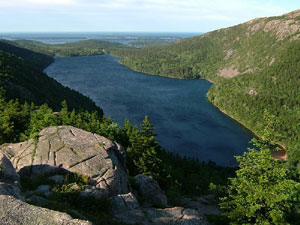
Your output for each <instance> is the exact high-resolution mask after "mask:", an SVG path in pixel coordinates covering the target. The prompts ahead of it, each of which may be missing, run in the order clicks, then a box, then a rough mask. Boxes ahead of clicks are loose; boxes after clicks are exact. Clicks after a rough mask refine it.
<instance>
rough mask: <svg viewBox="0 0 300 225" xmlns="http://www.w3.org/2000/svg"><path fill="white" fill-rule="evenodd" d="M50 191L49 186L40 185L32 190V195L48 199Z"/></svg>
mask: <svg viewBox="0 0 300 225" xmlns="http://www.w3.org/2000/svg"><path fill="white" fill-rule="evenodd" d="M50 189H51V186H50V185H40V186H38V187H37V188H36V189H35V190H34V193H35V194H38V195H44V196H46V197H48V196H49V195H50V194H51V191H50Z"/></svg>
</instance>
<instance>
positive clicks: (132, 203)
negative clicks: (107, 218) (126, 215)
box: [110, 192, 140, 210]
mask: <svg viewBox="0 0 300 225" xmlns="http://www.w3.org/2000/svg"><path fill="white" fill-rule="evenodd" d="M110 200H111V207H112V210H119V209H137V208H139V207H140V206H139V203H138V201H137V199H136V197H135V196H134V195H133V194H132V193H131V192H130V193H127V194H122V195H117V196H114V197H112V198H111V199H110Z"/></svg>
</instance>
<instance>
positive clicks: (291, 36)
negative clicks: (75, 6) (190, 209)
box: [112, 10, 300, 152]
mask: <svg viewBox="0 0 300 225" xmlns="http://www.w3.org/2000/svg"><path fill="white" fill-rule="evenodd" d="M299 39H300V10H296V11H293V12H291V13H288V14H284V15H282V16H278V17H270V18H258V19H254V20H251V21H249V22H247V23H243V24H239V25H237V26H233V27H229V28H225V29H220V30H216V31H213V32H209V33H207V34H204V35H202V36H198V37H193V38H188V39H182V40H180V41H178V42H176V43H173V44H170V45H168V46H163V47H156V48H147V49H137V50H133V49H127V50H125V49H121V50H116V51H113V52H112V53H113V55H115V56H118V57H122V58H123V59H122V61H121V62H122V63H123V64H125V65H127V66H129V67H130V68H132V69H134V70H137V71H140V72H145V73H151V74H154V75H162V76H170V77H177V78H192V79H193V78H205V79H209V80H212V81H214V82H215V84H214V85H213V87H212V88H211V89H210V91H209V93H208V97H209V99H210V101H211V102H212V103H213V104H214V105H216V106H217V107H219V108H220V109H221V110H225V111H226V112H227V113H228V114H229V115H230V116H232V117H233V118H235V119H237V120H239V121H240V122H241V123H243V124H244V125H245V126H247V127H248V128H250V129H251V130H253V131H254V132H255V133H256V134H258V135H260V134H261V133H262V132H263V129H264V126H265V125H266V121H265V119H264V116H263V114H264V111H267V112H268V113H269V114H271V115H273V116H275V118H276V120H277V121H275V120H274V121H273V125H272V126H273V127H274V135H273V139H274V141H280V142H282V143H283V144H284V145H287V147H288V148H289V151H290V152H292V149H293V148H292V146H294V145H295V144H296V143H297V142H299V133H300V124H299V121H300V113H299V111H300V109H299V103H300V97H299V93H300V92H299V87H300V72H299V71H300V64H299V63H298V62H299V61H300V51H299V50H300V49H299V47H300V41H299ZM275 133H278V135H275Z"/></svg>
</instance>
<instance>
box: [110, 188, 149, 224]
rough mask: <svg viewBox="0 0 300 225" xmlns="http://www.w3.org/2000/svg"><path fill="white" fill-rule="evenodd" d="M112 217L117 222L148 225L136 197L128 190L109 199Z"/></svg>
mask: <svg viewBox="0 0 300 225" xmlns="http://www.w3.org/2000/svg"><path fill="white" fill-rule="evenodd" d="M110 200H111V211H112V216H113V219H114V220H115V221H116V222H118V223H126V224H140V225H150V222H149V221H148V219H147V217H146V215H145V214H144V212H143V210H142V209H141V208H140V206H139V203H138V201H137V199H136V197H135V196H134V195H133V194H132V193H131V192H130V193H127V194H122V195H117V196H114V197H112V198H111V199H110Z"/></svg>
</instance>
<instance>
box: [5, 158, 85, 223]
mask: <svg viewBox="0 0 300 225" xmlns="http://www.w3.org/2000/svg"><path fill="white" fill-rule="evenodd" d="M0 168H1V170H0V221H1V222H0V224H3V225H19V224H26V225H38V224H43V225H67V224H68V225H91V223H90V222H88V221H83V220H77V219H72V217H71V216H70V215H68V214H66V213H61V212H56V211H53V210H49V209H44V208H41V207H36V206H33V205H30V204H27V203H26V202H24V199H23V197H22V196H21V190H20V186H19V175H18V174H17V173H16V171H15V169H14V168H13V166H12V164H11V162H10V161H9V159H8V158H7V157H6V155H5V154H3V153H1V152H0Z"/></svg>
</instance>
